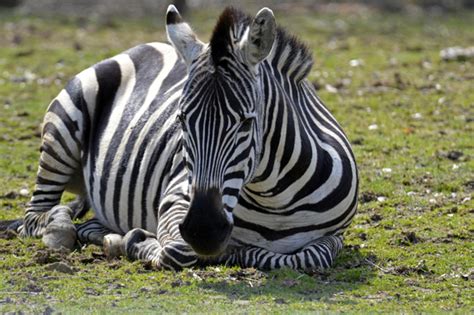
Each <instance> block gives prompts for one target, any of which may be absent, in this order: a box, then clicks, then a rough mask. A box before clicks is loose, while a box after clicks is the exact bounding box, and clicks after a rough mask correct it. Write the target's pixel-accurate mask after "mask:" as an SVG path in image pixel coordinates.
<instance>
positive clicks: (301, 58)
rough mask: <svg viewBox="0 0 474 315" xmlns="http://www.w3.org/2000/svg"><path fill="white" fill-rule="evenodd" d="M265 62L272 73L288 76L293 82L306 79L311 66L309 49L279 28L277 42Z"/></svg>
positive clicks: (311, 60)
mask: <svg viewBox="0 0 474 315" xmlns="http://www.w3.org/2000/svg"><path fill="white" fill-rule="evenodd" d="M267 61H268V62H269V63H270V64H271V65H272V67H273V69H274V71H278V72H279V74H281V75H282V76H288V77H289V79H290V80H293V81H295V82H299V81H301V80H303V79H304V78H306V76H307V75H308V74H309V72H310V71H311V67H312V66H313V58H312V57H311V52H310V51H309V49H308V48H307V47H306V46H305V45H304V44H303V43H301V42H300V41H299V40H298V39H296V38H295V37H294V36H292V35H289V34H287V33H286V32H285V31H284V30H283V29H281V28H278V30H277V40H276V41H275V43H274V47H273V49H272V51H271V53H270V55H269V56H268V57H267Z"/></svg>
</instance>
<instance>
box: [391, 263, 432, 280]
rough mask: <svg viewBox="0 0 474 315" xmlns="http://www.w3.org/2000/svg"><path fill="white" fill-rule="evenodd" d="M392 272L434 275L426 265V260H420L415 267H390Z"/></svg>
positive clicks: (404, 274) (397, 273)
mask: <svg viewBox="0 0 474 315" xmlns="http://www.w3.org/2000/svg"><path fill="white" fill-rule="evenodd" d="M390 271H391V273H392V274H396V275H403V276H407V275H410V274H418V275H432V274H434V272H433V271H432V270H431V269H429V268H428V267H427V266H426V262H425V261H424V260H420V261H419V262H418V264H417V265H416V266H415V267H410V266H403V265H402V266H397V267H394V268H391V269H390Z"/></svg>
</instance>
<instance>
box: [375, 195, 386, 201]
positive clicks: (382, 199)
mask: <svg viewBox="0 0 474 315" xmlns="http://www.w3.org/2000/svg"><path fill="white" fill-rule="evenodd" d="M386 200H387V198H386V197H384V196H379V197H377V201H378V202H384V201H386Z"/></svg>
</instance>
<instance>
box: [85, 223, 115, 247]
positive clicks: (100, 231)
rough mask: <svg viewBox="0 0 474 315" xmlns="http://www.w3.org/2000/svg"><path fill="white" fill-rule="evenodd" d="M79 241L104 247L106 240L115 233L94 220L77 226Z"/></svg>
mask: <svg viewBox="0 0 474 315" xmlns="http://www.w3.org/2000/svg"><path fill="white" fill-rule="evenodd" d="M76 230H77V239H78V241H79V242H80V243H81V244H94V245H99V246H102V244H103V242H104V238H105V236H107V235H112V233H113V231H112V230H110V229H109V228H108V227H106V226H104V225H103V224H102V223H101V222H100V221H99V220H98V219H96V218H94V219H91V220H88V221H86V222H84V223H80V224H76Z"/></svg>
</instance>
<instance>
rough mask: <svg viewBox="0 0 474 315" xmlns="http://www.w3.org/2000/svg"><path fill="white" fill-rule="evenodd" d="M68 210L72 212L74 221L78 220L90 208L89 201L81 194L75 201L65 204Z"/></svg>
mask: <svg viewBox="0 0 474 315" xmlns="http://www.w3.org/2000/svg"><path fill="white" fill-rule="evenodd" d="M67 206H68V207H69V208H71V210H72V211H73V213H74V215H73V218H74V219H80V218H82V217H83V216H85V215H86V213H87V211H89V209H90V208H91V206H90V204H89V201H88V200H87V198H86V197H84V196H83V195H82V194H80V195H77V196H76V199H74V200H73V201H71V202H69V203H68V204H67Z"/></svg>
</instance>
